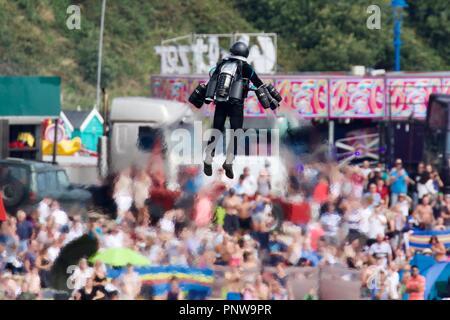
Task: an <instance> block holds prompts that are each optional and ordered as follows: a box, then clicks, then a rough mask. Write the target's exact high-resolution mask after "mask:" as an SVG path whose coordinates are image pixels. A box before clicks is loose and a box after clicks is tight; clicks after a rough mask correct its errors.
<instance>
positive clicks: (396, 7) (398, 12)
mask: <svg viewBox="0 0 450 320" xmlns="http://www.w3.org/2000/svg"><path fill="white" fill-rule="evenodd" d="M391 6H392V11H393V15H394V55H395V66H394V70H395V71H400V47H401V45H402V40H401V34H402V18H403V9H404V8H406V7H407V6H408V4H407V3H406V2H405V0H392V2H391Z"/></svg>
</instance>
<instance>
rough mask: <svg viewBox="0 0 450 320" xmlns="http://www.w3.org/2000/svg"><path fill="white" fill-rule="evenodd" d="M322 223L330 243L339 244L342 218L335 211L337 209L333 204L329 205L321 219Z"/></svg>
mask: <svg viewBox="0 0 450 320" xmlns="http://www.w3.org/2000/svg"><path fill="white" fill-rule="evenodd" d="M320 223H321V224H322V227H323V229H324V231H325V236H326V237H327V238H328V241H330V242H331V243H332V244H337V242H338V239H337V237H338V230H339V225H340V223H341V216H340V215H339V214H338V213H337V212H336V211H335V207H334V205H333V204H332V203H330V204H328V208H327V211H326V212H325V213H324V214H323V215H322V216H321V217H320Z"/></svg>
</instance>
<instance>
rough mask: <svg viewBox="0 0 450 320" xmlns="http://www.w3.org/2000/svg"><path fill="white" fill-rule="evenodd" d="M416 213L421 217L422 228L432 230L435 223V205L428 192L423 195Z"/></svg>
mask: <svg viewBox="0 0 450 320" xmlns="http://www.w3.org/2000/svg"><path fill="white" fill-rule="evenodd" d="M415 214H416V215H417V217H418V219H419V223H420V225H421V228H423V229H426V230H431V229H432V228H433V223H434V215H433V207H432V206H431V204H430V196H429V195H428V194H426V195H424V196H423V197H422V200H421V202H420V204H419V205H418V206H417V207H416V210H415Z"/></svg>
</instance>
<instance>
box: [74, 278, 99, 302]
mask: <svg viewBox="0 0 450 320" xmlns="http://www.w3.org/2000/svg"><path fill="white" fill-rule="evenodd" d="M105 297H106V296H105V294H104V293H103V292H102V291H101V290H98V289H97V287H95V286H94V280H93V279H92V278H88V279H86V284H85V285H84V286H83V288H81V289H79V290H77V291H76V292H75V294H74V298H75V300H104V299H105Z"/></svg>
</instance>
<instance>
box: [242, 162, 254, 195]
mask: <svg viewBox="0 0 450 320" xmlns="http://www.w3.org/2000/svg"><path fill="white" fill-rule="evenodd" d="M242 174H243V175H244V181H243V182H242V188H243V189H244V193H245V194H246V195H248V196H249V197H253V196H254V195H255V192H256V190H257V188H258V185H257V183H256V179H255V177H254V176H252V175H251V174H250V168H249V167H245V168H244V171H243V173H242Z"/></svg>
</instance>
